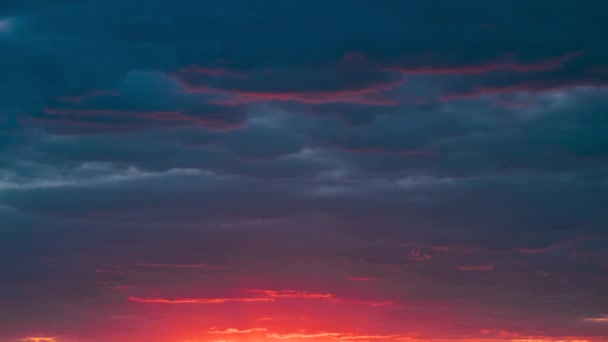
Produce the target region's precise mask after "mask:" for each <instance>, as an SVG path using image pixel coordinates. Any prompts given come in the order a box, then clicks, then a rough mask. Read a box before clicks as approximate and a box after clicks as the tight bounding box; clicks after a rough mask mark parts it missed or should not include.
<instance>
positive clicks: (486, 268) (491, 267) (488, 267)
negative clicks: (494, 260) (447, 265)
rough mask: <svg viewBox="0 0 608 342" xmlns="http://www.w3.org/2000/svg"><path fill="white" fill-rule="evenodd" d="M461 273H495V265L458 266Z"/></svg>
mask: <svg viewBox="0 0 608 342" xmlns="http://www.w3.org/2000/svg"><path fill="white" fill-rule="evenodd" d="M456 268H457V269H458V270H459V271H464V272H466V271H493V270H494V265H477V266H456Z"/></svg>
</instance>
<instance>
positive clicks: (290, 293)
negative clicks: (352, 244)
mask: <svg viewBox="0 0 608 342" xmlns="http://www.w3.org/2000/svg"><path fill="white" fill-rule="evenodd" d="M244 291H246V292H250V293H256V294H262V295H264V296H259V297H234V298H232V297H227V298H176V299H168V298H141V297H136V296H129V297H128V300H129V301H132V302H140V303H150V304H222V303H228V302H274V301H276V300H278V299H317V300H323V301H327V302H330V303H344V304H361V305H371V306H380V305H389V304H393V302H390V301H384V302H379V301H365V300H350V299H344V298H339V297H336V295H335V294H333V293H314V292H307V291H298V290H266V289H246V290H244Z"/></svg>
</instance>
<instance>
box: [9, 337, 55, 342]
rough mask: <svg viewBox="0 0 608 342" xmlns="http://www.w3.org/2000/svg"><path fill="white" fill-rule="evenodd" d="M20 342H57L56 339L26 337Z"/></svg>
mask: <svg viewBox="0 0 608 342" xmlns="http://www.w3.org/2000/svg"><path fill="white" fill-rule="evenodd" d="M18 341H21V342H57V339H56V338H55V337H24V338H22V339H20V340H18Z"/></svg>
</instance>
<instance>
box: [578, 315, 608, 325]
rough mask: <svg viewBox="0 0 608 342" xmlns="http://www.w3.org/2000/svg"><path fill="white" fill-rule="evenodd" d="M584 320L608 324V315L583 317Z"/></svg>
mask: <svg viewBox="0 0 608 342" xmlns="http://www.w3.org/2000/svg"><path fill="white" fill-rule="evenodd" d="M582 321H583V322H589V323H604V324H608V315H606V316H601V317H587V318H583V319H582Z"/></svg>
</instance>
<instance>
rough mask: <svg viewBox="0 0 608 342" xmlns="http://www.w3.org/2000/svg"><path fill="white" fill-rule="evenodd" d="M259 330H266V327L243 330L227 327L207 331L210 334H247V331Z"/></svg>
mask: <svg viewBox="0 0 608 342" xmlns="http://www.w3.org/2000/svg"><path fill="white" fill-rule="evenodd" d="M261 331H266V328H252V329H244V330H240V329H235V328H228V329H225V330H211V331H210V332H209V333H210V334H248V333H252V332H261Z"/></svg>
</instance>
